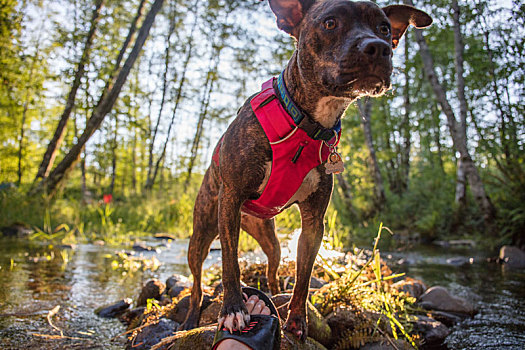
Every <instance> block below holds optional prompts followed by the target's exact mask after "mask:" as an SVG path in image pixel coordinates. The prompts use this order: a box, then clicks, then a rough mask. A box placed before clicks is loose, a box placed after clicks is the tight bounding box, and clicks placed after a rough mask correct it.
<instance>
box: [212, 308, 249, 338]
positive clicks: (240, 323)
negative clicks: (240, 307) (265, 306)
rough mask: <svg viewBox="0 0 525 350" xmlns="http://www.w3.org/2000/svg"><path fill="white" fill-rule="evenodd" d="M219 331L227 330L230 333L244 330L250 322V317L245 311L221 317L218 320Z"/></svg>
mask: <svg viewBox="0 0 525 350" xmlns="http://www.w3.org/2000/svg"><path fill="white" fill-rule="evenodd" d="M217 322H218V324H219V326H218V327H219V329H221V328H226V329H227V330H228V331H230V333H233V331H236V330H239V331H240V330H243V329H244V328H246V325H247V324H248V323H249V322H250V315H249V314H247V313H245V312H244V311H238V312H236V313H234V314H228V315H226V316H222V317H219V319H218V320H217Z"/></svg>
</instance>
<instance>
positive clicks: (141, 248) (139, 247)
mask: <svg viewBox="0 0 525 350" xmlns="http://www.w3.org/2000/svg"><path fill="white" fill-rule="evenodd" d="M131 249H133V250H134V251H136V252H150V251H152V250H153V248H151V247H148V246H147V245H146V244H145V243H142V242H137V243H134V244H133V247H131Z"/></svg>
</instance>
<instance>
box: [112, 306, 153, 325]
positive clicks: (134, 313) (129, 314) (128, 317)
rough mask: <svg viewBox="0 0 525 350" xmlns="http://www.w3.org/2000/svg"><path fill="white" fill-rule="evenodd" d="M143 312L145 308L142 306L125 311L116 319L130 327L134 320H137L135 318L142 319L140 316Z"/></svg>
mask: <svg viewBox="0 0 525 350" xmlns="http://www.w3.org/2000/svg"><path fill="white" fill-rule="evenodd" d="M144 310H146V308H145V307H144V306H141V307H137V308H135V309H132V310H127V311H126V312H124V313H123V314H122V315H120V316H119V317H118V319H119V321H120V322H122V323H123V324H125V325H130V324H132V323H133V322H134V321H135V320H137V318H139V317H142V315H143V314H144Z"/></svg>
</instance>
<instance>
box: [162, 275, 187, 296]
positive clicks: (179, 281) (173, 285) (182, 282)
mask: <svg viewBox="0 0 525 350" xmlns="http://www.w3.org/2000/svg"><path fill="white" fill-rule="evenodd" d="M191 286H192V283H191V282H190V280H189V279H188V278H187V277H185V276H182V275H176V274H174V275H171V276H170V277H169V278H168V279H167V280H166V290H167V294H168V296H169V297H170V298H175V297H177V296H179V294H180V293H181V292H182V291H183V290H184V289H186V288H191Z"/></svg>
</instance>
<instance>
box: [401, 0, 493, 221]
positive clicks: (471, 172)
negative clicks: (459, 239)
mask: <svg viewBox="0 0 525 350" xmlns="http://www.w3.org/2000/svg"><path fill="white" fill-rule="evenodd" d="M405 3H406V4H408V5H413V3H412V0H405ZM415 34H416V39H417V42H418V45H419V51H420V54H421V58H422V60H423V66H424V69H425V74H426V75H427V77H428V79H429V80H430V84H431V85H432V89H433V90H434V94H435V95H436V98H437V100H438V102H439V104H440V105H441V109H442V110H443V113H445V115H446V117H447V123H448V127H449V130H450V134H451V136H452V142H453V144H454V147H455V149H456V150H457V151H458V152H459V154H460V157H461V161H462V163H463V164H464V166H465V171H466V174H467V179H468V181H469V183H470V186H471V191H472V194H473V195H474V198H475V200H476V203H477V204H478V205H479V207H480V209H481V211H482V213H483V218H484V220H485V223H486V225H487V228H488V230H489V231H493V229H494V227H493V224H494V221H495V215H496V211H495V208H494V206H493V205H492V202H491V201H490V198H489V197H488V195H487V193H486V192H485V187H484V186H483V182H482V181H481V177H480V175H479V172H478V169H477V168H476V165H475V164H474V161H473V160H472V157H471V156H470V153H469V150H468V147H467V140H466V137H465V133H464V131H463V128H464V126H463V127H462V126H461V125H460V124H458V122H457V120H456V116H455V114H454V111H453V110H452V107H451V106H450V103H449V102H448V99H447V96H446V93H445V90H444V88H443V86H442V85H441V83H440V82H439V80H438V78H437V74H436V71H435V68H434V60H433V58H432V55H431V53H430V50H429V48H428V44H427V42H426V40H425V37H424V36H423V33H422V32H421V30H417V29H416V30H415Z"/></svg>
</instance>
